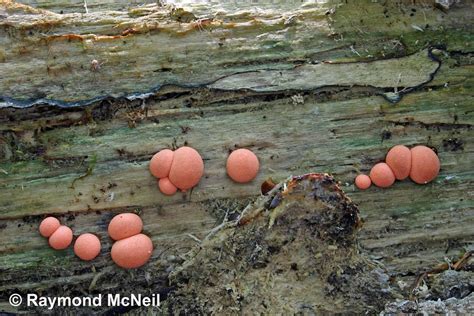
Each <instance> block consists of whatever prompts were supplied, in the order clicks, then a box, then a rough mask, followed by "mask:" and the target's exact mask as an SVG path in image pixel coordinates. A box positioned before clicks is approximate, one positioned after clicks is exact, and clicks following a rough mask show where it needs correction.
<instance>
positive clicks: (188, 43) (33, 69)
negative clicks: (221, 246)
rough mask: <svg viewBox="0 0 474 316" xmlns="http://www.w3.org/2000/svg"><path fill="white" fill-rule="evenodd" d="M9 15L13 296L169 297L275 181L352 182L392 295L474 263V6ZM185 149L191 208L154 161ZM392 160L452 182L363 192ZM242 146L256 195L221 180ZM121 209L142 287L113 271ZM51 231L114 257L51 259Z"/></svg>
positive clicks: (5, 53) (0, 222)
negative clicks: (471, 255)
mask: <svg viewBox="0 0 474 316" xmlns="http://www.w3.org/2000/svg"><path fill="white" fill-rule="evenodd" d="M81 3H82V2H81ZM0 5H1V8H0V16H1V17H2V18H1V20H0V73H1V76H0V96H1V98H2V100H0V104H1V105H0V106H2V108H1V109H0V133H1V134H0V188H1V189H0V231H1V232H2V234H1V236H0V238H1V239H0V240H1V243H0V254H1V257H0V281H1V282H0V283H1V284H0V293H2V295H1V296H2V297H4V296H5V297H8V295H9V294H10V293H13V292H21V293H26V292H30V291H38V292H40V291H47V292H49V293H56V294H61V293H67V294H70V293H76V292H78V293H79V292H80V293H83V292H84V291H86V292H87V291H89V292H90V293H93V292H94V291H100V292H107V291H112V292H114V291H124V289H123V288H124V284H127V287H132V288H146V289H147V290H149V291H150V292H153V291H155V292H160V293H162V296H163V297H166V293H167V291H169V290H171V289H168V288H167V275H168V273H169V271H172V269H173V267H175V266H176V265H179V263H180V262H182V259H181V257H180V256H181V255H182V254H183V253H185V252H186V251H188V250H189V249H190V247H192V246H194V245H195V244H196V241H195V240H194V238H192V237H193V236H196V237H198V238H203V237H204V236H205V235H206V234H207V233H208V231H209V230H210V229H212V228H213V227H215V226H216V225H218V224H219V223H220V222H221V220H222V218H223V217H224V214H225V213H226V212H227V213H228V214H229V213H233V212H237V211H239V210H241V209H243V207H245V205H246V202H247V201H248V200H249V199H253V198H255V197H256V196H258V194H259V189H260V183H261V182H262V181H263V180H265V179H266V178H268V177H272V178H273V179H275V180H282V179H285V178H286V177H287V176H288V175H289V174H294V175H296V174H304V173H307V172H311V171H317V172H329V173H331V174H333V175H334V176H335V177H336V179H338V180H340V181H341V183H342V187H343V189H344V190H345V191H346V193H347V194H348V195H349V196H350V197H351V198H352V199H353V200H354V202H356V203H357V204H358V205H359V208H360V211H361V215H362V217H363V219H364V222H365V223H364V227H363V229H362V230H361V232H360V235H359V243H360V246H361V251H363V252H364V253H365V254H367V255H370V256H372V257H373V258H374V259H377V260H379V261H381V262H382V263H383V264H384V265H385V266H386V268H387V269H388V271H389V273H390V274H391V275H392V276H393V277H394V280H397V281H398V280H403V281H407V282H411V281H413V280H414V279H415V277H416V275H417V274H418V273H420V272H423V271H425V270H429V269H430V268H432V267H433V266H435V265H437V264H438V263H440V262H443V261H444V260H446V259H445V258H448V259H449V258H451V259H454V258H457V257H458V256H459V254H460V252H462V251H463V249H465V248H466V247H468V246H469V245H472V242H473V239H474V238H473V237H474V225H473V224H474V207H473V206H474V205H473V204H474V203H473V202H472V201H473V195H474V192H473V191H472V188H473V184H474V171H473V169H472V162H473V151H474V148H473V147H472V146H473V145H472V144H473V139H474V131H473V122H474V119H473V116H474V108H473V103H472V99H473V92H472V91H473V76H472V52H473V43H474V41H473V33H472V29H473V27H472V21H473V20H474V19H473V17H472V15H473V8H472V5H471V4H470V3H467V2H462V3H461V4H459V5H458V6H454V7H452V8H451V9H449V10H448V11H442V10H440V9H438V8H436V7H434V6H432V5H430V4H427V3H424V4H416V5H411V4H409V3H405V2H403V3H402V4H385V5H382V4H380V3H371V2H369V1H367V2H357V3H349V4H343V5H336V4H333V3H328V4H325V5H324V6H322V7H320V6H319V7H316V6H315V7H309V8H308V7H304V8H299V7H294V8H287V10H285V11H284V12H281V11H279V10H276V9H272V8H270V9H268V10H263V11H259V12H250V11H245V10H244V11H242V12H233V13H232V14H230V13H229V14H227V15H226V14H225V13H220V14H216V15H215V16H214V15H212V20H210V21H209V20H206V19H209V18H210V17H211V16H207V15H205V14H202V13H201V11H199V10H198V9H196V10H197V11H196V12H198V13H199V14H202V16H201V15H199V14H198V13H190V12H188V11H184V10H176V9H174V10H173V9H172V8H170V7H168V6H164V7H157V6H155V5H152V4H151V5H146V6H141V7H135V8H131V7H127V9H123V8H122V7H117V8H115V7H114V8H110V10H109V9H108V8H107V7H106V6H98V7H96V9H94V6H90V8H89V9H90V13H89V14H84V13H73V12H78V11H75V10H76V9H75V8H72V5H71V7H68V6H66V5H65V4H63V3H60V2H58V4H57V5H51V6H50V7H48V10H51V11H44V10H43V9H32V8H31V7H28V6H23V5H19V4H17V3H13V2H11V1H1V2H0ZM62 6H64V8H63V7H62ZM75 6H76V7H77V3H76V4H75ZM79 7H80V6H79ZM112 9H113V10H117V11H114V12H112ZM60 10H63V14H60ZM95 10H96V11H95ZM51 12H55V13H51ZM201 17H202V18H203V19H200V18H201ZM204 18H205V19H204ZM203 21H204V22H203ZM419 28H421V29H422V31H420V30H419ZM93 60H97V61H98V63H99V65H100V67H98V68H97V67H95V68H94V67H92V66H93V65H92V64H91V63H92V61H93ZM320 78H324V80H320ZM351 79H352V80H353V81H351ZM286 85H288V86H286ZM241 88H245V89H241ZM288 88H289V89H288ZM93 100H97V101H95V102H94V101H93ZM397 101H398V102H397ZM89 103H90V104H89ZM31 104H36V105H35V106H33V107H25V106H28V105H31ZM81 104H88V105H81ZM57 105H59V106H61V107H58V106H57ZM5 106H10V107H5ZM11 106H13V107H11ZM183 144H189V145H190V146H193V147H195V148H196V149H198V150H199V151H200V152H201V154H202V155H203V158H204V160H205V168H206V170H205V176H204V178H203V179H202V181H201V183H200V184H199V186H198V187H196V188H195V189H194V190H193V191H191V192H189V193H187V194H183V195H181V194H178V195H175V196H174V197H171V198H168V197H163V196H162V195H160V194H159V193H158V191H157V188H156V183H155V180H154V179H153V178H152V177H151V176H150V175H149V173H148V171H147V165H148V160H149V158H150V157H151V155H152V154H153V153H154V152H156V151H157V150H159V149H162V148H166V147H173V146H181V145H183ZM395 144H405V145H408V146H411V145H416V144H425V145H428V146H431V147H433V148H435V149H436V151H437V152H438V154H439V156H440V159H441V163H442V168H441V173H440V175H439V177H438V178H437V179H436V180H435V181H434V182H433V183H430V184H428V185H425V186H418V185H415V184H413V183H410V182H409V181H405V182H401V183H397V184H396V185H394V186H393V187H392V188H390V189H386V190H381V189H377V188H371V189H370V190H368V191H366V192H360V191H357V190H355V189H354V187H353V185H352V181H353V178H354V177H355V175H356V174H357V173H358V172H367V171H368V170H370V168H371V166H373V165H374V164H375V163H376V162H378V161H380V160H382V159H383V158H384V155H385V153H386V152H387V150H388V149H389V148H390V147H391V146H393V145H395ZM236 147H248V148H250V149H252V150H254V151H255V152H256V153H257V154H258V156H259V158H260V160H261V165H262V169H261V172H260V174H259V177H258V178H257V179H256V180H255V181H254V182H253V183H251V184H249V185H236V184H234V183H232V182H231V181H230V180H228V179H227V177H226V175H225V171H224V170H225V169H224V166H225V159H226V157H227V155H228V152H229V150H231V149H234V148H236ZM123 210H137V211H139V212H140V215H141V216H142V218H143V220H144V223H145V232H146V233H147V234H149V235H150V236H151V237H152V239H153V242H154V245H155V247H156V250H155V252H154V255H153V258H152V261H151V263H150V264H149V265H148V266H147V268H145V269H140V270H137V271H135V272H132V273H129V272H126V271H121V270H119V269H117V268H116V267H115V266H114V265H113V264H112V262H111V260H110V257H109V253H108V251H109V249H110V245H111V244H110V241H109V239H108V238H107V235H106V227H107V223H108V221H109V220H110V219H111V218H112V216H113V215H114V214H115V213H117V212H120V211H123ZM45 214H55V215H57V216H59V218H60V219H61V221H63V222H65V223H67V224H68V225H70V226H71V227H72V228H73V229H74V232H75V234H76V235H78V234H80V233H83V232H93V233H97V234H98V235H99V236H100V237H101V240H102V242H103V251H102V254H101V255H100V257H99V258H98V259H96V260H95V261H94V262H93V264H92V265H91V264H90V263H84V262H80V261H79V260H78V259H77V258H75V257H74V255H73V253H72V250H71V249H69V250H67V251H64V252H55V251H53V250H51V249H49V248H48V247H47V242H46V240H44V239H42V238H40V236H39V235H38V233H37V226H38V224H39V222H40V220H41V218H42V216H43V215H45ZM190 235H191V236H190ZM128 285H130V286H128ZM0 309H1V310H11V307H10V306H9V305H8V303H6V302H5V303H4V302H3V301H2V302H0Z"/></svg>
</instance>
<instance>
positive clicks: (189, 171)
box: [150, 146, 260, 195]
mask: <svg viewBox="0 0 474 316" xmlns="http://www.w3.org/2000/svg"><path fill="white" fill-rule="evenodd" d="M226 168H227V174H228V175H229V177H230V178H231V179H232V180H234V181H235V182H239V183H246V182H250V181H252V180H253V179H254V178H255V177H256V176H257V173H258V170H259V168H260V164H259V161H258V158H257V156H256V155H255V154H254V153H253V152H252V151H250V150H248V149H243V148H242V149H237V150H234V151H233V152H232V153H231V154H230V155H229V157H228V158H227V165H226ZM150 172H151V174H152V175H153V176H154V177H156V178H158V179H159V180H158V188H159V189H160V191H161V193H163V194H165V195H173V194H175V193H176V191H177V190H178V189H180V190H181V191H183V192H184V191H186V190H189V189H191V188H193V187H194V186H196V185H197V184H198V183H199V181H200V180H201V177H202V175H203V173H204V162H203V160H202V157H201V155H200V154H199V153H198V152H197V151H196V150H195V149H194V148H191V147H187V146H184V147H180V148H178V149H176V150H175V151H172V150H170V149H163V150H161V151H159V152H158V153H156V154H155V155H153V157H152V158H151V160H150Z"/></svg>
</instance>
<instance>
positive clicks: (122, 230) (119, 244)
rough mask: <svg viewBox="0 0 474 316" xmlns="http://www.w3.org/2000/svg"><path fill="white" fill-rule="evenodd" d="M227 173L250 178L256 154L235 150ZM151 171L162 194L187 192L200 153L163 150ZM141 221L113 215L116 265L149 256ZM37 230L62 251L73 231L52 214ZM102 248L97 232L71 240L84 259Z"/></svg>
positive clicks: (133, 264) (197, 174) (199, 166)
mask: <svg viewBox="0 0 474 316" xmlns="http://www.w3.org/2000/svg"><path fill="white" fill-rule="evenodd" d="M226 167H227V174H228V175H229V177H230V178H231V179H232V180H234V181H235V182H239V183H246V182H250V181H252V180H253V179H254V178H255V177H256V176H257V173H258V170H259V161H258V158H257V156H255V154H254V153H253V152H251V151H250V150H248V149H237V150H235V151H233V152H232V153H231V154H230V155H229V157H228V159H227V166H226ZM150 172H151V174H152V175H153V176H155V177H156V178H158V179H159V180H158V187H159V189H160V191H161V192H162V193H163V194H166V195H173V194H174V193H176V191H177V190H178V189H180V190H181V191H186V190H189V189H191V188H193V187H194V186H196V185H197V184H198V183H199V181H200V179H201V177H202V175H203V173H204V162H203V160H202V158H201V155H200V154H199V153H198V152H197V151H196V150H195V149H193V148H191V147H187V146H184V147H181V148H179V149H177V150H175V151H172V150H169V149H164V150H162V151H160V152H158V153H157V154H155V155H154V156H153V158H152V159H151V161H150ZM142 229H143V222H142V220H141V218H140V217H139V216H138V215H136V214H133V213H122V214H119V215H116V216H115V217H114V218H113V219H112V220H111V221H110V223H109V227H108V233H109V236H110V238H111V239H112V240H113V241H114V244H113V245H112V249H111V251H110V255H111V257H112V260H113V261H114V262H115V264H117V265H118V266H119V267H122V268H125V269H134V268H139V267H141V266H143V265H144V264H145V263H147V262H148V260H149V259H150V257H151V255H152V252H153V243H152V241H151V239H150V237H148V236H147V235H145V234H142ZM39 232H40V234H41V235H42V236H43V237H46V238H49V245H50V246H51V247H52V248H54V249H56V250H62V249H66V248H68V247H69V245H70V244H71V243H72V240H73V232H72V230H71V229H70V228H69V227H67V226H64V225H61V224H60V222H59V220H58V219H57V218H55V217H47V218H45V219H44V220H43V221H42V222H41V224H40V226H39ZM100 250H101V243H100V240H99V238H98V237H97V236H96V235H93V234H90V233H86V234H82V235H80V236H79V237H78V238H77V239H76V242H75V243H74V253H75V254H76V256H78V257H79V258H81V259H82V260H85V261H90V260H92V259H94V258H96V257H97V256H98V255H99V253H100Z"/></svg>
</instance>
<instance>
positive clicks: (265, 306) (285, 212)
mask: <svg viewBox="0 0 474 316" xmlns="http://www.w3.org/2000/svg"><path fill="white" fill-rule="evenodd" d="M275 201H278V202H275ZM360 226H361V220H360V218H359V210H358V209H357V206H356V205H355V204H354V203H353V202H352V201H351V200H350V199H349V198H348V197H347V196H346V195H345V194H344V192H343V191H342V190H341V189H340V187H339V185H338V184H337V183H336V181H335V180H334V179H333V178H332V177H331V176H329V175H327V174H315V173H312V174H307V175H304V176H300V177H292V178H290V179H289V180H287V181H284V182H283V183H280V184H279V185H277V186H276V187H275V188H274V189H273V190H272V191H270V192H269V193H268V194H267V195H266V196H263V197H261V198H260V199H259V200H257V201H256V202H255V203H254V204H252V205H251V206H249V207H248V208H246V209H245V210H244V212H243V213H242V214H241V216H240V217H239V218H238V219H236V220H235V221H233V222H229V223H228V224H226V225H224V226H223V227H222V228H221V229H220V230H218V231H217V232H214V233H213V234H212V236H210V237H208V238H207V239H206V240H204V241H203V243H202V244H200V245H199V246H197V247H196V248H194V249H193V250H192V251H191V252H190V253H188V255H187V260H186V261H185V262H184V263H183V265H182V266H181V267H179V268H178V269H176V270H175V271H174V272H172V273H171V275H170V281H171V283H172V285H173V286H175V287H176V288H177V290H176V292H175V293H174V294H172V295H171V296H170V297H169V298H168V299H167V300H166V301H165V302H164V305H165V310H168V312H170V313H174V314H181V313H189V312H192V313H202V314H209V313H223V314H233V313H235V314H237V313H243V314H247V313H252V314H253V313H257V314H260V313H264V314H274V313H285V314H286V313H289V314H295V313H317V314H319V313H324V312H347V311H349V310H350V311H353V312H356V313H362V312H372V313H373V312H376V311H379V310H381V309H382V308H383V306H384V304H385V303H386V302H387V300H393V297H394V293H393V292H392V290H391V288H390V286H389V284H388V280H389V277H388V275H387V274H385V272H384V271H383V269H382V268H380V267H379V266H376V265H375V264H373V263H372V262H370V261H369V260H368V259H367V258H365V257H363V256H362V255H360V254H359V252H358V249H357V246H356V233H357V231H358V228H359V227H360Z"/></svg>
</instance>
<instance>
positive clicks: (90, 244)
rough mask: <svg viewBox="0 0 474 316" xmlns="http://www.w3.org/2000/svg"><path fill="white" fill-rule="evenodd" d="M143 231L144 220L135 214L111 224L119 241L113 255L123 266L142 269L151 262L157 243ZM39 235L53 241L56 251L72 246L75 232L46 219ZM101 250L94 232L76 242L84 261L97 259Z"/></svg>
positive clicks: (80, 256)
mask: <svg viewBox="0 0 474 316" xmlns="http://www.w3.org/2000/svg"><path fill="white" fill-rule="evenodd" d="M142 229H143V222H142V220H141V218H140V217H139V216H138V215H136V214H133V213H122V214H118V215H116V216H115V217H114V218H112V220H111V221H110V224H109V227H108V233H109V236H110V238H111V239H112V240H114V241H115V243H114V244H113V246H112V250H111V252H110V254H111V256H112V260H113V261H114V262H115V264H117V265H118V266H119V267H122V268H126V269H133V268H138V267H141V266H142V265H144V264H145V263H146V262H147V261H148V260H149V259H150V257H151V254H152V252H153V244H152V242H151V239H150V237H148V236H147V235H144V234H142V233H141V231H142ZM39 232H40V234H41V235H42V236H43V237H47V238H49V245H50V246H51V247H52V248H53V249H56V250H62V249H66V248H67V247H69V245H70V244H71V243H72V239H73V233H72V230H71V229H70V228H69V227H67V226H64V225H63V226H61V224H60V223H59V220H58V219H57V218H55V217H46V218H45V219H44V220H43V221H42V222H41V224H40V226H39ZM100 249H101V243H100V240H99V238H98V237H97V236H96V235H93V234H90V233H86V234H82V235H80V236H79V237H77V239H76V242H75V243H74V253H75V254H76V256H78V257H79V258H81V259H82V260H84V261H90V260H92V259H94V258H95V257H97V256H98V255H99V253H100Z"/></svg>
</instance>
